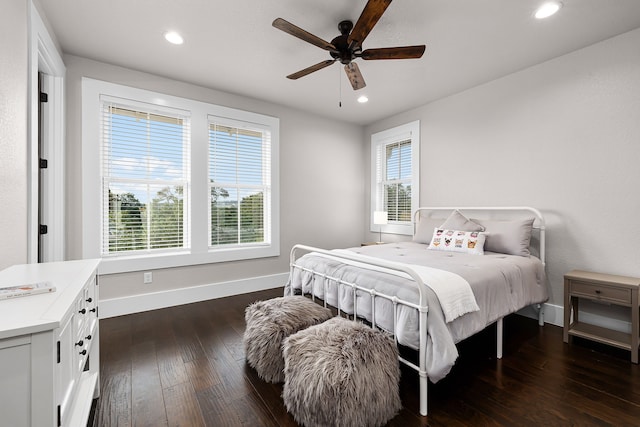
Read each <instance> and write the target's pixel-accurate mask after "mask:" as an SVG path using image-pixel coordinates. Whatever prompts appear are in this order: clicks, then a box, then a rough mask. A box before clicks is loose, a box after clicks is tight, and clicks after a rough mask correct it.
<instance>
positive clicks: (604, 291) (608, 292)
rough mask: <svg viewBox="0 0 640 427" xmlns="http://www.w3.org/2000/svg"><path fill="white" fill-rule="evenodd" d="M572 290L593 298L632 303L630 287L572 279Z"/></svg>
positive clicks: (579, 294)
mask: <svg viewBox="0 0 640 427" xmlns="http://www.w3.org/2000/svg"><path fill="white" fill-rule="evenodd" d="M570 292H571V294H573V295H576V296H581V297H585V298H590V299H593V300H599V301H607V302H612V303H616V304H625V305H631V289H629V288H617V287H614V286H610V285H606V286H602V285H598V284H594V283H585V282H578V281H573V280H572V281H571V290H570Z"/></svg>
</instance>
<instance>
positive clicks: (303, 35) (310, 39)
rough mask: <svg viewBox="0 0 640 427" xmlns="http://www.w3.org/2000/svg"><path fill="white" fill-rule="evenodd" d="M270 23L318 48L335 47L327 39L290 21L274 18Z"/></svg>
mask: <svg viewBox="0 0 640 427" xmlns="http://www.w3.org/2000/svg"><path fill="white" fill-rule="evenodd" d="M271 25H273V26H274V27H275V28H277V29H279V30H282V31H284V32H285V33H287V34H291V35H292V36H294V37H297V38H299V39H300V40H304V41H306V42H307V43H311V44H312V45H316V46H318V47H319V48H320V49H324V50H336V47H335V46H334V45H332V44H331V43H329V42H328V41H325V40H322V39H321V38H320V37H318V36H314V35H313V34H311V33H310V32H308V31H305V30H303V29H302V28H300V27H296V26H295V25H293V24H292V23H291V22H289V21H285V20H284V19H282V18H276V19H275V20H274V21H273V23H272V24H271Z"/></svg>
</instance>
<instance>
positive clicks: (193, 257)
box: [98, 245, 280, 274]
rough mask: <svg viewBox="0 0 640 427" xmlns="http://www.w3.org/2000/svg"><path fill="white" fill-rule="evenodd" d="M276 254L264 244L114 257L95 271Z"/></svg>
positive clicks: (147, 267) (278, 251) (110, 272)
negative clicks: (197, 251) (200, 251)
mask: <svg viewBox="0 0 640 427" xmlns="http://www.w3.org/2000/svg"><path fill="white" fill-rule="evenodd" d="M279 255H280V248H279V247H277V246H276V245H265V246H260V247H256V246H252V247H234V248H229V249H210V250H209V251H207V252H203V253H193V252H185V253H171V254H168V253H162V254H144V255H133V256H127V257H117V258H116V257H103V258H102V262H101V263H100V267H99V269H98V274H116V273H128V272H132V271H142V270H156V269H161V268H172V267H186V266H190V265H200V264H213V263H218V262H228V261H241V260H249V259H256V258H268V257H276V256H279Z"/></svg>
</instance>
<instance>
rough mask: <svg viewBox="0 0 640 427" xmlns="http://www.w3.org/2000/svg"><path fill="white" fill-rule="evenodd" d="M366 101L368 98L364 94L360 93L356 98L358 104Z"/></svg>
mask: <svg viewBox="0 0 640 427" xmlns="http://www.w3.org/2000/svg"><path fill="white" fill-rule="evenodd" d="M367 101H369V98H367V97H366V96H365V95H362V96H361V97H360V98H358V102H359V103H360V104H364V103H365V102H367Z"/></svg>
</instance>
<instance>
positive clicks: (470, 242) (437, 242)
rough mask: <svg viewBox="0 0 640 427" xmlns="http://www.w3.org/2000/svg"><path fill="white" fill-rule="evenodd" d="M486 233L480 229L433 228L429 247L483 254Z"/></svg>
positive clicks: (439, 249)
mask: <svg viewBox="0 0 640 427" xmlns="http://www.w3.org/2000/svg"><path fill="white" fill-rule="evenodd" d="M486 238H487V235H486V234H485V233H483V232H481V231H462V230H447V229H444V228H438V227H436V228H434V229H433V237H432V238H431V243H429V249H433V250H436V251H450V252H464V253H467V254H475V255H484V241H485V239H486Z"/></svg>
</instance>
